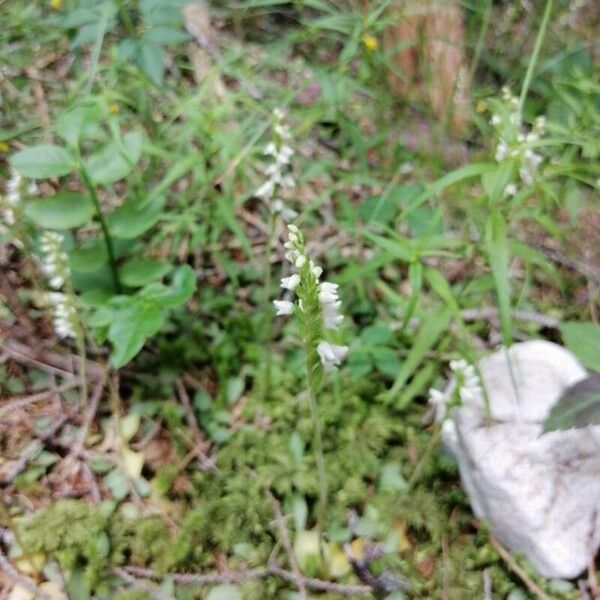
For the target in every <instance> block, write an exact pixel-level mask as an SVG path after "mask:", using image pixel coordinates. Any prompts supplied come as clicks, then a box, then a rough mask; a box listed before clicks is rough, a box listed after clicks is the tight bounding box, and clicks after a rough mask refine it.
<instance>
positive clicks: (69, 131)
mask: <svg viewBox="0 0 600 600" xmlns="http://www.w3.org/2000/svg"><path fill="white" fill-rule="evenodd" d="M99 116H100V109H99V107H98V106H97V105H96V104H94V105H91V104H87V105H83V106H76V107H75V108H72V109H71V110H68V111H66V112H64V113H62V114H61V115H60V116H59V117H58V118H57V119H56V123H55V125H54V131H56V133H57V134H58V135H59V136H60V137H61V138H62V139H63V140H64V141H65V142H67V144H68V145H70V146H74V147H75V146H78V145H79V140H80V138H81V135H82V133H83V131H84V130H85V129H86V126H88V125H89V124H91V123H92V122H95V121H97V120H98V118H99Z"/></svg>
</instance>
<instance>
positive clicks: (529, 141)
mask: <svg viewBox="0 0 600 600" xmlns="http://www.w3.org/2000/svg"><path fill="white" fill-rule="evenodd" d="M502 100H503V103H502V105H500V106H499V110H498V112H496V113H494V114H493V115H492V119H491V124H492V125H493V126H494V128H495V129H496V135H497V137H498V143H497V145H496V151H495V158H496V160H497V161H498V162H502V161H504V160H514V161H516V163H517V165H518V171H519V178H520V180H521V182H522V183H523V184H524V185H526V186H530V185H533V183H534V181H535V175H536V173H537V170H538V168H539V166H540V164H541V163H542V161H543V157H542V156H541V155H540V154H538V153H537V152H535V151H534V149H533V147H534V146H535V145H536V144H537V142H539V140H540V138H541V137H542V136H543V135H544V134H545V132H546V118H545V117H544V116H540V117H538V118H537V119H536V120H535V122H534V125H533V128H532V129H531V130H527V128H525V126H524V125H523V123H522V121H521V113H520V109H519V101H518V99H517V98H516V97H515V96H513V94H512V93H511V91H510V89H509V88H508V87H506V86H505V87H503V88H502ZM517 191H518V188H517V185H516V184H515V183H509V184H508V185H507V186H506V188H505V189H504V195H505V196H514V195H515V194H516V193H517Z"/></svg>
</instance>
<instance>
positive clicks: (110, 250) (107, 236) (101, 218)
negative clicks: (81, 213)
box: [79, 166, 122, 293]
mask: <svg viewBox="0 0 600 600" xmlns="http://www.w3.org/2000/svg"><path fill="white" fill-rule="evenodd" d="M79 172H80V173H81V178H82V179H83V182H84V183H85V186H86V188H87V189H88V192H89V193H90V196H91V197H92V201H93V202H94V206H95V207H96V215H97V216H98V220H99V221H100V227H102V233H103V234H104V243H105V244H106V252H107V253H108V262H109V264H110V270H111V271H112V276H113V280H114V284H115V289H116V291H117V292H118V293H121V291H122V288H121V282H120V281H119V272H118V270H117V261H116V258H115V251H114V248H113V243H112V237H111V236H110V232H109V230H108V224H107V223H106V219H105V218H104V215H103V214H102V207H101V206H100V201H99V200H98V194H97V193H96V186H95V185H94V184H93V182H92V180H91V178H90V176H89V174H88V172H87V171H86V169H85V167H84V166H81V167H80V169H79Z"/></svg>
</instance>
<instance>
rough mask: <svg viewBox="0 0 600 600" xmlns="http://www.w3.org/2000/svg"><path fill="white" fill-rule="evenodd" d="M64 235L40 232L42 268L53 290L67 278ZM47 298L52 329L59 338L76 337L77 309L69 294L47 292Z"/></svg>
mask: <svg viewBox="0 0 600 600" xmlns="http://www.w3.org/2000/svg"><path fill="white" fill-rule="evenodd" d="M63 241H64V237H63V236H62V235H61V234H60V233H56V232H55V231H45V232H44V233H43V234H42V239H41V243H40V247H41V249H42V252H43V253H44V259H43V261H42V270H43V271H44V274H45V275H46V277H48V283H49V284H50V287H51V288H53V289H54V290H60V289H61V288H62V287H63V285H64V284H65V281H67V279H68V278H69V275H70V271H69V259H68V257H67V255H66V254H65V252H64V251H63V250H62V244H63ZM47 300H48V302H49V303H50V305H51V306H52V311H53V313H54V319H53V321H54V330H55V331H56V335H58V336H59V337H61V338H67V337H72V338H76V337H77V333H76V332H77V309H76V307H75V304H74V302H73V297H72V296H71V295H70V294H65V293H63V292H60V291H54V292H49V293H48V294H47Z"/></svg>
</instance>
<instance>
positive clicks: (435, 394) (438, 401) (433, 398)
mask: <svg viewBox="0 0 600 600" xmlns="http://www.w3.org/2000/svg"><path fill="white" fill-rule="evenodd" d="M445 402H446V394H444V392H440V390H436V389H435V388H430V390H429V404H432V405H433V406H435V407H436V408H437V407H438V406H441V405H442V404H444V403H445Z"/></svg>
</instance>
